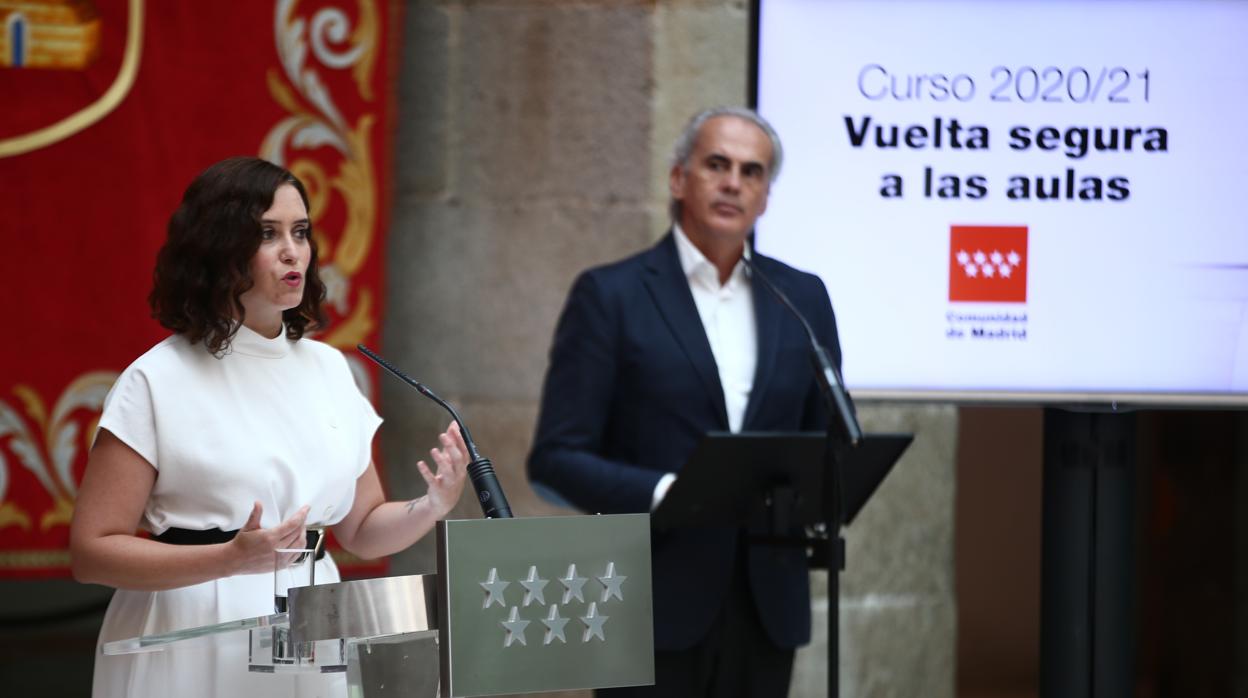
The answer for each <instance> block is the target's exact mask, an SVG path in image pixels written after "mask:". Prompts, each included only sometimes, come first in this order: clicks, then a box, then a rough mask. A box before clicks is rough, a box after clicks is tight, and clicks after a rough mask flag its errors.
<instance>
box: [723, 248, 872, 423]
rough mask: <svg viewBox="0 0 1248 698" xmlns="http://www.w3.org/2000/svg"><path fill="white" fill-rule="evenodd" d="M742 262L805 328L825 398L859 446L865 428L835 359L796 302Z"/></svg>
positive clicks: (753, 265) (746, 258)
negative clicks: (834, 362)
mask: <svg viewBox="0 0 1248 698" xmlns="http://www.w3.org/2000/svg"><path fill="white" fill-rule="evenodd" d="M741 261H742V262H744V263H745V266H746V268H747V269H749V270H750V273H751V274H752V275H753V278H755V279H758V281H759V283H761V284H762V285H763V288H765V289H767V290H768V291H770V292H771V295H773V296H775V297H776V298H777V299H778V300H779V301H780V304H781V305H783V306H784V307H785V308H786V309H788V311H789V313H791V314H792V315H793V317H795V318H797V321H798V322H800V323H801V324H802V329H803V330H805V331H806V339H807V340H809V342H810V358H811V361H812V362H813V363H814V365H815V376H816V378H817V379H818V380H819V387H820V388H821V389H822V392H823V395H824V399H825V400H826V401H827V402H828V408H829V409H831V410H833V411H835V412H836V413H837V414H838V415H839V417H840V422H841V428H842V429H843V431H844V436H845V438H846V439H848V440H849V445H850V446H857V445H858V443H859V442H860V441H862V427H861V426H859V425H858V417H857V415H855V414H854V408H853V403H852V402H851V401H850V399H849V391H847V390H845V382H844V381H843V380H842V379H841V372H840V371H839V370H837V368H836V365H835V364H833V363H832V359H831V358H829V357H828V350H827V349H825V348H824V347H823V345H822V344H820V343H819V338H818V337H816V336H815V330H814V329H813V328H811V326H810V323H809V322H807V320H806V318H805V316H803V315H802V313H801V311H799V310H798V309H797V306H795V305H793V301H791V300H789V297H788V296H786V295H784V292H783V291H781V290H780V289H779V288H777V287H776V285H775V284H773V283H772V282H771V279H768V278H767V276H766V275H765V274H763V272H761V271H759V269H758V266H757V265H755V264H754V263H753V262H751V261H750V259H749V257H746V256H744V255H743V256H742V257H741Z"/></svg>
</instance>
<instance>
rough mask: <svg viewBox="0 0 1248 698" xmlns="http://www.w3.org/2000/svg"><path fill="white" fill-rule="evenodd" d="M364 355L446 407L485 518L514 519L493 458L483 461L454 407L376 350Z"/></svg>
mask: <svg viewBox="0 0 1248 698" xmlns="http://www.w3.org/2000/svg"><path fill="white" fill-rule="evenodd" d="M355 348H356V349H359V350H360V353H361V354H363V355H364V356H367V357H368V358H370V359H372V360H373V361H374V362H375V363H376V364H377V365H378V366H381V367H382V368H384V369H386V370H387V371H389V372H390V373H392V374H394V375H395V377H397V378H398V379H399V380H401V381H403V382H404V383H407V384H408V385H410V386H412V387H413V388H415V389H416V391H417V392H419V393H420V394H421V395H424V396H425V397H427V398H429V399H430V400H433V401H434V402H436V403H438V404H439V405H441V406H442V409H444V410H446V411H447V412H450V413H451V418H452V419H454V420H455V423H456V424H458V425H459V433H460V435H461V436H463V437H464V445H465V446H467V447H468V459H469V461H470V462H469V463H468V479H469V480H471V481H472V487H473V489H475V490H476V491H477V500H478V501H479V502H481V512H482V513H484V514H485V518H487V519H510V518H512V516H511V507H510V506H508V504H507V496H506V495H504V494H503V487H502V485H500V484H498V476H496V475H495V474H494V464H493V463H490V459H489V458H485V457H483V456H482V455H481V454H480V452H478V451H477V444H476V443H475V442H473V440H472V435H471V434H469V433H468V427H467V426H465V425H464V420H462V419H460V418H459V413H458V412H456V411H455V408H454V407H451V405H450V403H448V402H447V401H446V400H443V399H442V398H440V397H438V396H437V395H436V394H435V393H434V392H433V391H432V390H430V389H429V388H427V387H426V386H425V385H424V384H423V383H421V382H420V381H418V380H416V379H415V378H412V377H411V376H409V375H407V374H406V373H404V372H403V371H401V370H399V368H398V367H397V366H395V365H394V364H392V363H390V362H389V361H386V360H385V359H383V358H381V357H380V356H378V355H377V353H376V352H374V351H373V350H372V349H369V348H368V347H366V346H364V345H363V344H357V345H355Z"/></svg>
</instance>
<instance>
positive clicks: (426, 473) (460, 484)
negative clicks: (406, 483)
mask: <svg viewBox="0 0 1248 698" xmlns="http://www.w3.org/2000/svg"><path fill="white" fill-rule="evenodd" d="M438 441H439V442H440V443H441V444H442V447H441V448H434V449H431V450H430V451H429V455H430V457H431V458H432V459H433V462H434V464H435V466H436V467H437V470H436V472H435V471H434V470H430V469H429V466H428V465H426V464H425V462H424V461H423V460H422V461H420V462H419V463H417V464H416V468H417V469H418V470H420V475H421V477H423V478H425V484H427V485H428V486H429V493H428V494H427V495H426V497H428V499H429V506H430V508H431V509H432V510H433V513H434V515H435V517H436V518H439V519H441V518H444V517H445V516H446V515H447V514H449V513H450V511H451V509H453V508H454V507H455V503H456V502H458V501H459V495H460V494H461V493H462V492H463V491H464V478H465V476H466V474H467V467H468V447H467V446H466V445H464V437H463V435H461V434H460V433H459V425H458V424H456V423H454V422H452V423H451V426H450V427H449V428H447V430H446V431H444V432H442V433H441V434H439V435H438Z"/></svg>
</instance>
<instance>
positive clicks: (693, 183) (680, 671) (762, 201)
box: [528, 108, 840, 698]
mask: <svg viewBox="0 0 1248 698" xmlns="http://www.w3.org/2000/svg"><path fill="white" fill-rule="evenodd" d="M781 156H782V151H781V147H780V141H779V138H778V137H777V136H776V134H775V131H774V130H773V129H772V128H771V126H770V125H768V124H767V123H766V122H765V121H764V120H762V119H761V117H759V116H758V115H757V114H755V113H754V112H752V111H749V110H745V109H738V108H717V109H711V110H707V111H704V112H702V113H700V114H698V115H696V116H695V117H694V118H693V120H691V121H690V123H689V125H688V126H687V127H686V129H685V132H684V133H683V134H682V136H681V138H680V139H679V140H678V141H677V144H676V148H675V153H674V157H673V163H672V168H671V173H670V188H671V200H672V219H673V227H672V230H671V231H670V232H669V233H668V234H667V235H666V236H664V237H663V239H662V240H660V241H659V243H658V244H657V245H655V246H654V247H652V248H650V249H649V250H646V251H644V252H641V253H640V254H637V255H635V256H633V257H630V258H628V259H625V260H622V261H619V262H616V263H614V264H609V265H607V266H603V267H598V268H596V269H591V270H589V271H587V272H585V273H583V274H581V276H580V277H579V278H578V279H577V280H576V282H575V284H574V285H573V287H572V291H571V293H570V295H569V297H568V301H567V305H566V307H565V308H564V311H563V315H562V317H561V318H560V320H559V324H558V328H557V329H556V331H555V338H554V343H553V346H552V348H551V352H550V368H549V371H548V373H547V376H546V383H545V387H544V390H543V395H542V405H541V415H540V417H539V420H538V426H537V434H536V437H535V441H534V445H533V451H532V453H531V454H530V456H529V463H528V465H529V475H530V477H531V478H532V479H533V480H534V481H535V482H538V483H541V484H544V485H546V486H548V487H550V488H552V489H554V490H555V491H557V492H558V493H560V494H561V495H562V496H564V497H565V498H567V499H568V500H569V501H570V502H572V503H573V504H574V505H575V506H577V507H579V508H581V509H582V510H584V511H587V512H601V513H604V514H605V513H624V512H645V511H650V510H651V509H653V508H654V507H655V506H657V505H658V503H659V502H660V501H661V500H662V498H663V495H664V493H666V491H667V488H668V487H670V485H671V483H672V481H674V479H675V478H676V477H678V476H679V473H680V469H681V466H682V465H683V464H684V463H685V461H686V459H687V458H688V457H689V456H690V454H691V453H692V452H693V450H694V447H695V446H696V445H697V443H698V442H699V441H700V440H701V439H702V437H703V435H704V434H706V432H708V431H729V430H731V431H799V430H822V429H823V428H824V427H825V426H826V423H825V419H826V413H825V410H824V408H823V405H822V402H821V400H820V396H819V393H818V388H817V385H816V382H815V377H814V373H813V370H812V368H811V365H810V361H809V356H808V349H807V347H808V343H807V340H806V338H805V336H804V334H803V333H802V330H801V327H800V325H799V324H798V322H797V321H796V320H795V319H794V318H792V317H791V316H789V315H788V314H787V313H786V312H785V310H784V308H783V307H782V306H781V305H780V304H779V303H778V302H777V300H776V299H775V298H774V297H772V296H771V295H770V294H769V293H768V292H767V291H766V289H765V288H764V287H763V286H762V284H761V283H758V282H751V278H750V276H751V275H750V273H749V272H748V271H747V270H746V268H745V266H744V265H743V264H742V262H741V260H742V257H743V256H746V255H749V258H750V261H751V262H752V263H753V264H754V265H755V266H756V267H757V269H758V270H760V271H761V273H763V274H764V275H766V276H767V278H769V279H771V280H772V281H773V282H774V283H775V285H776V286H778V287H779V288H780V289H781V290H782V291H784V293H786V294H787V295H788V296H789V298H791V299H792V300H793V302H794V303H795V304H796V305H797V307H798V308H799V309H800V310H801V312H802V313H803V314H804V315H805V316H806V317H807V318H808V319H809V320H810V322H811V324H812V325H813V326H814V329H815V332H816V333H817V335H818V337H819V339H820V341H821V342H822V343H823V344H824V346H826V347H828V349H829V351H830V352H831V353H832V357H833V360H834V361H835V362H837V364H838V365H839V363H840V348H839V344H838V342H837V335H836V321H835V318H834V317H833V315H832V306H831V303H830V302H829V301H828V294H827V290H826V289H825V288H824V285H823V283H822V282H821V281H820V280H819V279H818V278H817V277H815V276H813V275H811V274H807V273H804V272H800V271H797V270H795V269H793V268H791V267H789V266H787V265H785V264H783V263H781V262H779V261H776V260H774V259H769V258H766V257H763V256H761V255H758V254H752V253H751V252H750V250H749V249H748V245H747V238H748V236H749V234H750V232H751V231H752V230H753V227H754V222H755V220H757V218H758V217H759V216H760V215H761V214H762V213H763V211H764V209H766V207H767V196H768V193H769V191H770V187H771V183H772V181H773V180H774V178H775V176H776V174H777V173H778V171H779V168H780V161H781ZM724 477H725V478H728V477H732V473H730V472H725V473H724ZM652 554H653V557H654V564H653V583H654V632H655V638H654V639H655V650H656V653H655V654H656V656H655V674H656V676H655V686H654V688H653V689H651V688H649V687H646V688H644V689H614V690H612V691H600V694H603V695H639V696H640V695H646V696H651V695H658V696H680V697H681V698H688V697H690V696H766V697H773V696H780V697H782V696H784V695H786V694H787V691H788V684H789V679H790V675H791V673H792V663H793V652H794V648H796V647H797V646H799V645H802V644H805V643H806V642H808V641H809V639H810V591H809V577H808V572H807V565H806V557H805V553H804V551H803V550H801V549H800V548H782V547H774V546H766V545H762V544H758V543H757V542H755V541H754V539H753V538H751V536H750V535H749V530H746V529H738V528H735V527H724V528H720V529H698V530H689V529H687V530H678V531H667V532H656V533H655V534H654V536H653V539H652Z"/></svg>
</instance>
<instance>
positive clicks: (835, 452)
mask: <svg viewBox="0 0 1248 698" xmlns="http://www.w3.org/2000/svg"><path fill="white" fill-rule="evenodd" d="M742 261H744V262H745V265H746V268H748V269H749V270H750V272H751V276H752V278H754V279H756V280H757V281H758V282H759V283H761V284H762V285H763V287H764V288H766V289H767V290H768V292H770V293H771V294H772V295H773V296H775V297H776V299H777V300H779V301H780V304H781V305H783V306H784V307H785V308H786V309H787V310H788V311H789V312H790V313H791V314H792V315H793V316H794V317H796V318H797V320H798V322H800V323H801V325H802V329H803V331H805V333H806V338H807V340H809V342H810V358H811V362H812V363H813V364H814V368H815V378H816V382H818V384H819V392H820V393H821V394H822V395H823V401H824V404H825V405H826V406H827V409H828V426H827V441H826V446H825V447H824V451H823V454H824V463H823V467H824V470H823V472H824V477H823V510H824V520H825V522H826V524H825V525H826V526H827V529H828V530H827V531H826V537H827V540H826V545H827V549H826V552H825V554H826V555H827V568H828V696H829V698H837V696H839V695H840V690H841V687H840V675H841V671H840V669H841V667H840V649H841V648H840V635H841V630H840V623H841V608H840V599H841V572H842V571H844V569H845V539H844V538H842V537H841V529H842V528H843V527H844V523H845V513H844V512H845V506H844V502H842V501H841V496H842V492H844V489H843V488H842V486H841V467H840V464H841V463H844V462H846V460H847V458H848V454H849V451H850V450H851V449H853V448H856V447H857V446H858V444H859V443H861V442H862V427H861V426H859V424H858V417H857V416H856V415H855V414H854V408H853V402H852V401H851V400H850V397H849V392H848V391H847V390H845V383H844V381H843V380H842V379H841V372H840V371H839V370H837V368H836V365H835V364H833V363H832V360H831V358H830V357H829V356H828V350H827V349H825V348H824V347H823V345H822V344H820V343H819V338H818V337H816V336H815V331H814V329H813V328H811V326H810V323H809V322H808V321H807V320H806V318H805V317H804V316H803V315H802V314H801V312H800V311H798V309H797V307H796V306H794V305H793V302H792V301H791V300H789V298H788V296H786V295H785V294H784V293H783V292H782V291H781V290H780V289H779V288H777V287H776V286H775V284H773V283H772V282H771V279H768V278H767V277H766V276H765V275H763V273H762V272H760V271H759V270H758V267H757V266H755V265H754V264H753V263H752V262H751V261H750V260H749V258H748V257H742Z"/></svg>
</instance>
